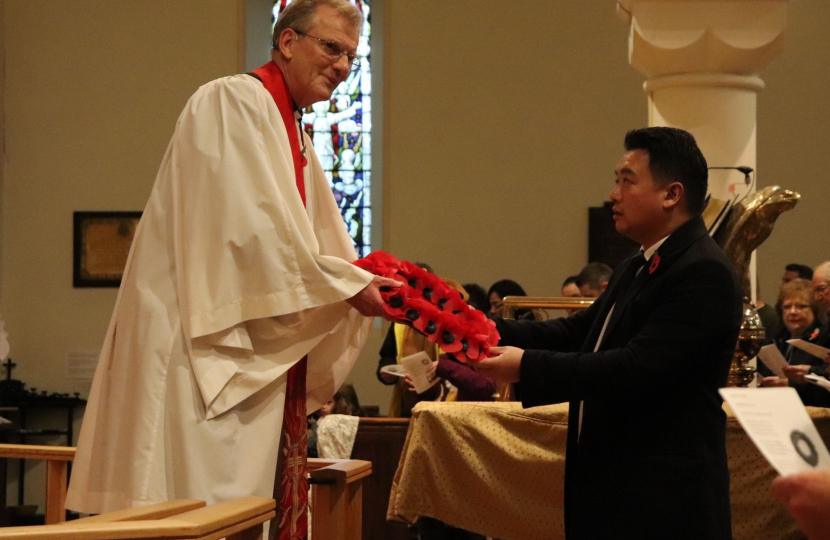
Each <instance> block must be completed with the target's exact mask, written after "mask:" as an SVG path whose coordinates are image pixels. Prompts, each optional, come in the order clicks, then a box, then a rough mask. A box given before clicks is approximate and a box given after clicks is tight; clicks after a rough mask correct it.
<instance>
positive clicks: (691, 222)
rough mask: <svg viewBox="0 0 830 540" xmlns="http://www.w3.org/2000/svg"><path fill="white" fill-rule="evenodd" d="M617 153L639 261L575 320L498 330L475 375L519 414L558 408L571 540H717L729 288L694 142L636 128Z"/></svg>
mask: <svg viewBox="0 0 830 540" xmlns="http://www.w3.org/2000/svg"><path fill="white" fill-rule="evenodd" d="M625 150H626V152H625V153H624V154H623V157H622V159H621V160H620V162H619V164H618V165H617V167H616V180H615V182H616V186H615V187H614V189H613V190H612V191H611V201H612V202H613V203H614V207H613V210H614V222H615V224H616V228H617V230H618V231H619V232H621V233H622V234H624V235H626V236H628V237H629V238H632V239H633V240H635V241H637V242H639V243H641V244H642V249H641V251H640V252H639V253H638V254H637V255H635V256H634V257H632V258H631V259H629V260H628V261H625V262H624V263H623V264H621V265H620V267H619V268H618V269H617V271H616V272H615V273H614V275H613V276H612V277H611V281H610V283H609V285H608V288H607V290H606V291H605V292H604V293H603V294H602V295H601V296H600V297H599V298H597V300H596V301H595V302H594V304H593V305H592V306H591V307H590V308H588V309H586V310H584V311H582V312H580V313H577V314H575V315H573V316H571V317H567V318H561V319H555V320H549V321H540V322H536V321H508V320H499V321H497V325H498V329H499V332H500V333H501V337H502V339H501V343H500V345H502V346H501V347H497V348H494V349H492V351H493V352H494V353H495V354H498V356H496V357H494V358H491V359H487V360H485V361H483V362H481V363H480V364H479V365H478V369H480V370H481V371H483V372H484V373H486V374H487V375H490V376H493V377H495V378H497V379H500V380H501V381H509V382H519V383H520V386H521V392H520V395H521V398H522V404H523V405H524V406H525V407H532V406H537V405H546V404H550V403H558V402H563V401H570V405H571V407H570V420H569V423H568V446H567V462H566V467H565V469H566V471H565V524H566V535H567V537H568V539H569V540H577V539H579V540H583V539H590V540H611V539H619V538H636V539H638V540H645V539H661V540H665V539H672V540H676V539H690V540H691V539H694V540H701V539H706V540H729V539H731V537H732V535H731V520H730V505H729V470H728V468H727V461H726V441H725V422H726V415H725V414H724V412H723V410H722V408H721V398H720V396H719V395H718V388H720V387H722V386H725V385H726V379H727V374H728V371H729V365H730V361H731V358H732V353H733V351H734V349H735V344H736V340H737V336H738V329H739V327H740V324H741V293H740V287H739V285H738V280H737V278H736V276H735V273H734V271H733V269H732V265H731V263H730V262H729V260H727V259H726V257H725V256H724V254H723V252H722V251H721V250H720V248H719V247H718V246H717V245H716V244H715V242H714V241H713V240H712V239H711V238H710V237H709V235H708V234H707V230H706V227H705V226H704V224H703V220H702V219H701V217H700V213H701V211H702V210H703V206H704V200H705V196H706V190H707V176H708V175H707V167H706V160H705V159H704V157H703V155H702V154H701V152H700V150H699V149H698V147H697V144H696V143H695V140H694V138H693V137H692V136H691V135H690V134H689V133H687V132H685V131H683V130H679V129H673V128H663V127H654V128H646V129H640V130H634V131H631V132H629V133H628V134H627V135H626V137H625ZM504 345H512V346H504ZM517 347H521V349H520V348H517Z"/></svg>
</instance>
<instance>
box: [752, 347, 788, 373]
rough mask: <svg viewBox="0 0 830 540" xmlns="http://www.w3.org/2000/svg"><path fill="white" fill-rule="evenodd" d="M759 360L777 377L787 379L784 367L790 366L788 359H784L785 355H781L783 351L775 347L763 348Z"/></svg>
mask: <svg viewBox="0 0 830 540" xmlns="http://www.w3.org/2000/svg"><path fill="white" fill-rule="evenodd" d="M758 360H760V361H761V362H763V363H764V365H765V366H767V367H768V368H770V369H771V370H772V372H773V373H775V375H776V376H778V377H781V378H782V379H786V378H787V376H786V375H784V367H785V366H787V365H788V364H787V359H786V358H784V355H783V354H781V351H779V350H778V347H776V346H775V345H764V346H763V347H761V350H760V351H758Z"/></svg>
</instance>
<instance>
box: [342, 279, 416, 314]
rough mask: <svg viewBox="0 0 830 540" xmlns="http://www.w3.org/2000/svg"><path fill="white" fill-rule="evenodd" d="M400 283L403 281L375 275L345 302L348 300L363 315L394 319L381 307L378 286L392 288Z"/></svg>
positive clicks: (381, 302) (381, 301)
mask: <svg viewBox="0 0 830 540" xmlns="http://www.w3.org/2000/svg"><path fill="white" fill-rule="evenodd" d="M401 285H403V283H401V282H400V281H395V280H394V279H390V278H385V277H380V276H375V277H374V278H372V281H371V282H370V283H369V284H368V285H366V287H364V289H363V290H362V291H360V292H359V293H357V294H356V295H354V296H352V297H351V298H349V299H347V300H346V302H348V303H349V304H350V305H351V306H352V307H353V308H355V309H356V310H357V311H358V312H359V313H360V314H361V315H363V316H364V317H383V318H384V319H387V320H389V321H395V320H396V319H394V318H393V317H390V316H389V315H388V314H387V313H386V310H384V309H383V298H381V296H380V288H381V287H391V288H393V289H397V288H398V287H400V286H401Z"/></svg>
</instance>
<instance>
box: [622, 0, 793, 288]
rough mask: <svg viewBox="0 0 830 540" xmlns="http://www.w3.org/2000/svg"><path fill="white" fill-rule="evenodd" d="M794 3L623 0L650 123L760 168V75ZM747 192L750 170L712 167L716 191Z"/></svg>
mask: <svg viewBox="0 0 830 540" xmlns="http://www.w3.org/2000/svg"><path fill="white" fill-rule="evenodd" d="M788 2H789V0H618V1H617V12H618V14H619V15H620V17H621V18H622V19H623V20H625V21H626V22H627V23H628V24H629V27H630V33H629V39H628V57H629V62H630V63H631V65H632V66H633V67H634V68H636V69H637V70H638V71H640V72H642V73H643V74H645V75H646V77H647V78H648V79H647V80H646V82H645V84H644V88H645V91H646V92H647V94H648V124H649V125H650V126H673V127H679V128H683V129H685V130H687V131H689V132H690V133H692V134H693V135H694V136H695V138H696V139H697V142H698V145H699V146H700V149H701V150H702V151H703V154H704V156H706V161H707V162H708V163H709V166H710V167H738V166H746V167H751V168H752V169H756V171H757V168H756V133H757V129H756V128H757V107H756V104H757V96H758V93H759V92H760V91H761V90H763V88H764V82H763V81H762V80H761V78H760V77H759V75H760V73H761V71H762V70H763V69H764V68H765V67H766V66H768V65H769V64H770V62H772V61H773V60H774V59H775V58H776V57H777V56H778V54H779V53H780V52H781V49H782V48H783V34H784V29H785V27H786V22H787V3H788ZM756 174H757V172H756ZM746 190H747V188H746V187H745V185H744V174H743V173H741V172H739V171H736V170H712V171H710V174H709V191H710V193H711V194H712V196H713V197H718V198H722V199H723V198H730V197H733V196H734V195H735V194H738V195H743V194H744V193H746ZM754 274H755V272H754V265H753V271H752V276H753V282H754V280H755V279H754V278H755V276H754ZM753 288H754V287H753Z"/></svg>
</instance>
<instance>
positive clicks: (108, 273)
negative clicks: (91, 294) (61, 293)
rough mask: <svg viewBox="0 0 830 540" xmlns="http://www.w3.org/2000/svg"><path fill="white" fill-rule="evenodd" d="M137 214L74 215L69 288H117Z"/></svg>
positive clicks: (103, 213)
mask: <svg viewBox="0 0 830 540" xmlns="http://www.w3.org/2000/svg"><path fill="white" fill-rule="evenodd" d="M140 219H141V212H74V214H73V243H74V249H73V257H72V267H73V271H72V286H73V287H76V288H83V287H118V286H120V285H121V276H122V275H123V274H124V268H125V266H126V265H127V257H128V255H129V253H130V246H131V245H132V241H133V238H134V237H135V231H136V228H137V227H138V222H139V220H140Z"/></svg>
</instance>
